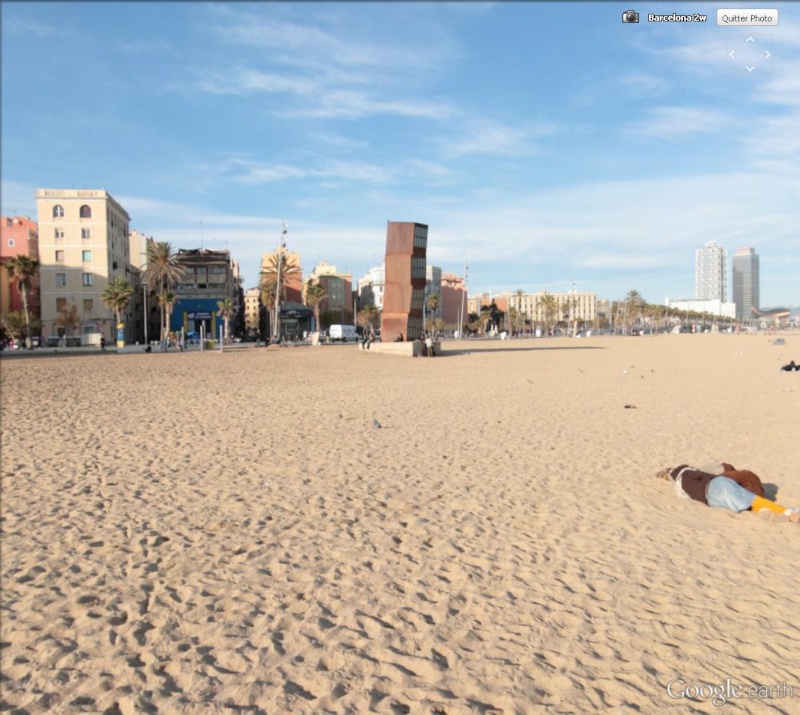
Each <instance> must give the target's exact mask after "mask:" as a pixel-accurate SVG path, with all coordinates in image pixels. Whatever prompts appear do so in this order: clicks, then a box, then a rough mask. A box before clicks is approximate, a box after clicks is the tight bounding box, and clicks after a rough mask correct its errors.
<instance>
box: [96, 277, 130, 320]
mask: <svg viewBox="0 0 800 715" xmlns="http://www.w3.org/2000/svg"><path fill="white" fill-rule="evenodd" d="M132 295H133V288H132V287H131V285H130V283H128V281H126V280H125V279H124V278H123V277H122V276H116V277H115V278H113V279H112V280H111V281H110V282H109V284H108V285H107V286H106V289H105V290H104V291H103V294H102V295H101V296H100V298H101V299H102V301H103V303H105V304H106V305H107V306H108V307H109V308H111V310H113V311H114V316H115V317H116V319H117V322H116V323H115V325H119V324H120V323H121V322H122V311H124V310H125V309H126V308H127V307H128V303H129V302H130V300H131V296H132Z"/></svg>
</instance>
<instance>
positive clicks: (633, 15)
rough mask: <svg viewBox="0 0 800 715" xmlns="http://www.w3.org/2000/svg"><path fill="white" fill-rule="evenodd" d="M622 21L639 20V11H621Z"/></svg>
mask: <svg viewBox="0 0 800 715" xmlns="http://www.w3.org/2000/svg"><path fill="white" fill-rule="evenodd" d="M622 22H624V23H629V22H639V13H638V12H636V10H626V11H625V12H623V13H622Z"/></svg>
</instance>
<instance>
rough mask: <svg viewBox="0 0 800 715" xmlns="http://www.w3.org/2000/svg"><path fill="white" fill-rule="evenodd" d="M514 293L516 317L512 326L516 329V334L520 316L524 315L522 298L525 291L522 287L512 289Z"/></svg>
mask: <svg viewBox="0 0 800 715" xmlns="http://www.w3.org/2000/svg"><path fill="white" fill-rule="evenodd" d="M514 295H515V296H517V317H516V324H515V325H514V328H515V329H516V331H517V335H519V322H520V318H521V317H522V316H524V315H525V313H523V312H522V298H523V296H524V295H525V291H524V290H523V289H522V288H517V289H516V290H515V291H514ZM509 312H510V311H509Z"/></svg>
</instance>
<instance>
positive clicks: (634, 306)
mask: <svg viewBox="0 0 800 715" xmlns="http://www.w3.org/2000/svg"><path fill="white" fill-rule="evenodd" d="M642 306H644V298H642V294H641V293H640V292H639V291H638V290H629V291H628V295H626V296H625V324H626V325H627V323H628V318H629V317H630V319H631V322H632V323H634V322H636V319H638V318H639V317H640V316H641V312H642Z"/></svg>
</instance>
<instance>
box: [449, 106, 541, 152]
mask: <svg viewBox="0 0 800 715" xmlns="http://www.w3.org/2000/svg"><path fill="white" fill-rule="evenodd" d="M454 124H455V125H456V126H455V127H454V128H456V127H457V129H456V136H455V137H449V136H448V137H447V138H445V139H442V140H440V145H441V148H442V150H443V151H444V152H445V153H446V154H448V155H450V156H452V157H462V156H476V155H483V156H525V155H531V154H538V153H540V151H541V148H540V147H539V144H538V141H539V140H540V139H542V138H544V137H546V136H550V135H552V134H555V133H556V132H557V127H556V125H555V124H553V123H550V122H543V123H542V124H539V125H522V126H517V127H514V126H508V125H503V124H500V123H499V122H495V121H491V120H487V119H480V118H470V117H466V116H463V117H461V118H460V119H459V121H457V122H454Z"/></svg>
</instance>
